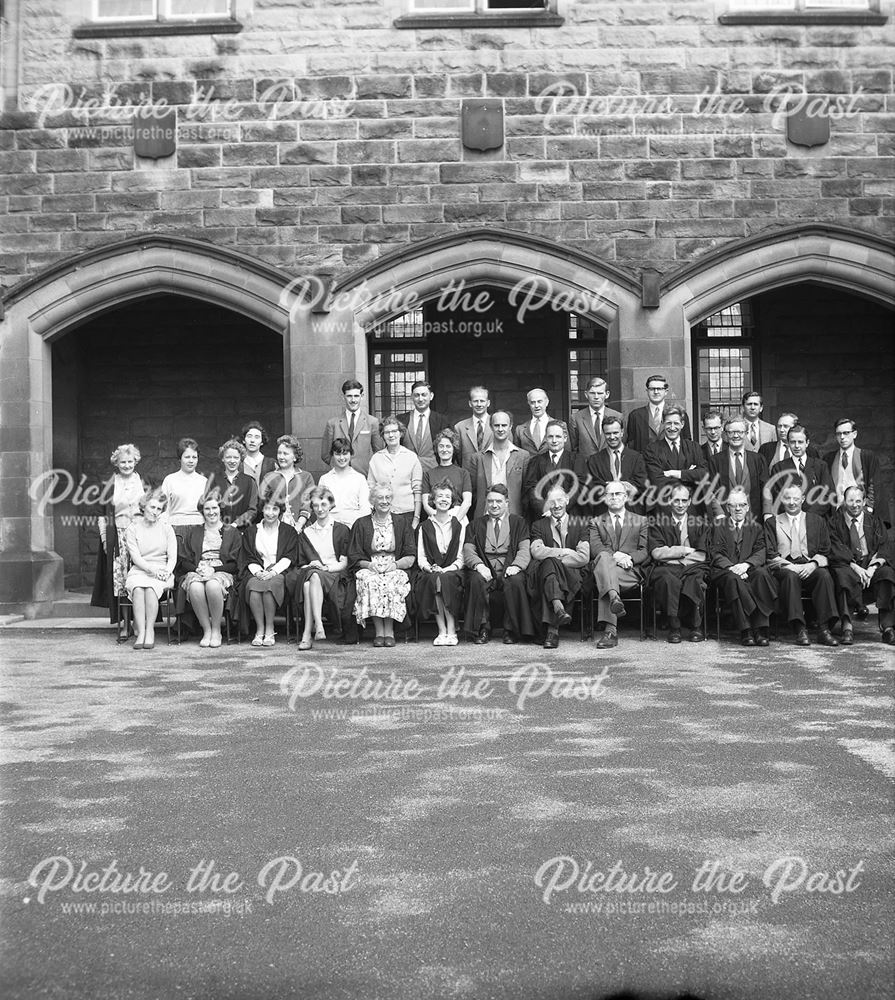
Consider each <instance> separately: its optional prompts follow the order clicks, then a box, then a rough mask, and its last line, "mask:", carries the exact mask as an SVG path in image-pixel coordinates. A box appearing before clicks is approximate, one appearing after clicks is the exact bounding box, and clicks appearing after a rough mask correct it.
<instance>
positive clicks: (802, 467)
mask: <svg viewBox="0 0 895 1000" xmlns="http://www.w3.org/2000/svg"><path fill="white" fill-rule="evenodd" d="M796 466H797V468H798V470H799V472H804V471H805V456H804V455H803V456H802V457H801V458H797V459H796Z"/></svg>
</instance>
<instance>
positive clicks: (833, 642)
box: [817, 628, 839, 646]
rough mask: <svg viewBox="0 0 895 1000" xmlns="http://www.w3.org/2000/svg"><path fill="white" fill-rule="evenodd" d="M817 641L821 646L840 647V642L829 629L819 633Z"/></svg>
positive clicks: (823, 629)
mask: <svg viewBox="0 0 895 1000" xmlns="http://www.w3.org/2000/svg"><path fill="white" fill-rule="evenodd" d="M817 641H818V642H819V643H820V644H821V646H838V645H839V640H838V639H837V638H836V637H835V636H834V635H833V633H832V632H831V631H830V630H829V629H828V628H822V629H821V630H820V631H819V632H818V633H817Z"/></svg>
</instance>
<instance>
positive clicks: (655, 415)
mask: <svg viewBox="0 0 895 1000" xmlns="http://www.w3.org/2000/svg"><path fill="white" fill-rule="evenodd" d="M649 426H650V430H651V431H652V432H653V435H654V436H655V437H658V436H659V428H660V427H661V426H662V416H661V414H660V412H659V411H658V410H654V409H652V408H650V413H649Z"/></svg>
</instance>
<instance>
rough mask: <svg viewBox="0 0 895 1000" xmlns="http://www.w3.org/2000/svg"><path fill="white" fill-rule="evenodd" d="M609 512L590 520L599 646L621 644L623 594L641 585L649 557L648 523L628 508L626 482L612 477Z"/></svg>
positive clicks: (607, 488)
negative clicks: (626, 507)
mask: <svg viewBox="0 0 895 1000" xmlns="http://www.w3.org/2000/svg"><path fill="white" fill-rule="evenodd" d="M603 499H604V500H605V502H606V513H605V514H601V515H600V516H599V517H595V518H592V519H591V521H590V554H591V556H592V557H593V560H594V582H595V585H596V590H597V620H598V622H599V623H600V624H602V625H603V626H604V631H603V635H602V636H601V638H600V639H598V640H597V643H596V646H597V649H613V648H614V647H615V646H617V645H618V619H619V618H621V617H622V616H623V615H624V614H625V605H624V603H623V601H622V595H623V594H624V593H625V591H627V590H631V589H633V588H634V587H637V586H639V584H640V582H641V580H642V579H643V572H642V567H643V565H644V563H645V562H646V561H647V559H648V558H649V549H648V545H649V523H648V521H647V519H646V518H645V517H643V516H642V515H641V514H635V513H633V512H632V511H630V510H626V509H625V503H626V502H627V499H628V489H627V484H625V483H622V482H619V481H618V480H610V481H609V482H608V483H606V486H605V488H604V490H603Z"/></svg>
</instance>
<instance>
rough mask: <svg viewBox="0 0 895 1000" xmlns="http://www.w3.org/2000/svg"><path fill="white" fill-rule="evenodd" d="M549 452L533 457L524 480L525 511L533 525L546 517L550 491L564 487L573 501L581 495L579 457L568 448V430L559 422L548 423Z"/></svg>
mask: <svg viewBox="0 0 895 1000" xmlns="http://www.w3.org/2000/svg"><path fill="white" fill-rule="evenodd" d="M545 440H546V442H547V450H546V451H541V452H538V454H537V455H532V456H531V457H530V458H529V460H528V462H527V463H526V466H525V474H524V475H523V477H522V496H523V498H524V504H525V512H526V515H527V517H528V519H529V520H530V521H531V522H532V524H533V523H534V522H535V521H537V520H538V518H540V517H542V516H543V514H544V503H545V501H546V499H547V492H548V490H549V489H550V488H551V487H552V486H561V487H562V488H563V490H564V491H565V492H566V493H567V494H568V495H569V496H570V497H571V498H572V499H573V500H574V498H575V496H577V493H578V486H579V481H578V480H579V477H578V458H577V456H576V455H574V454H573V453H572V452H571V451H569V449H568V442H567V441H566V435H565V431H564V430H563V425H562V423H561V421H559V420H551V421H550V423H548V424H547V434H546V436H545Z"/></svg>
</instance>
